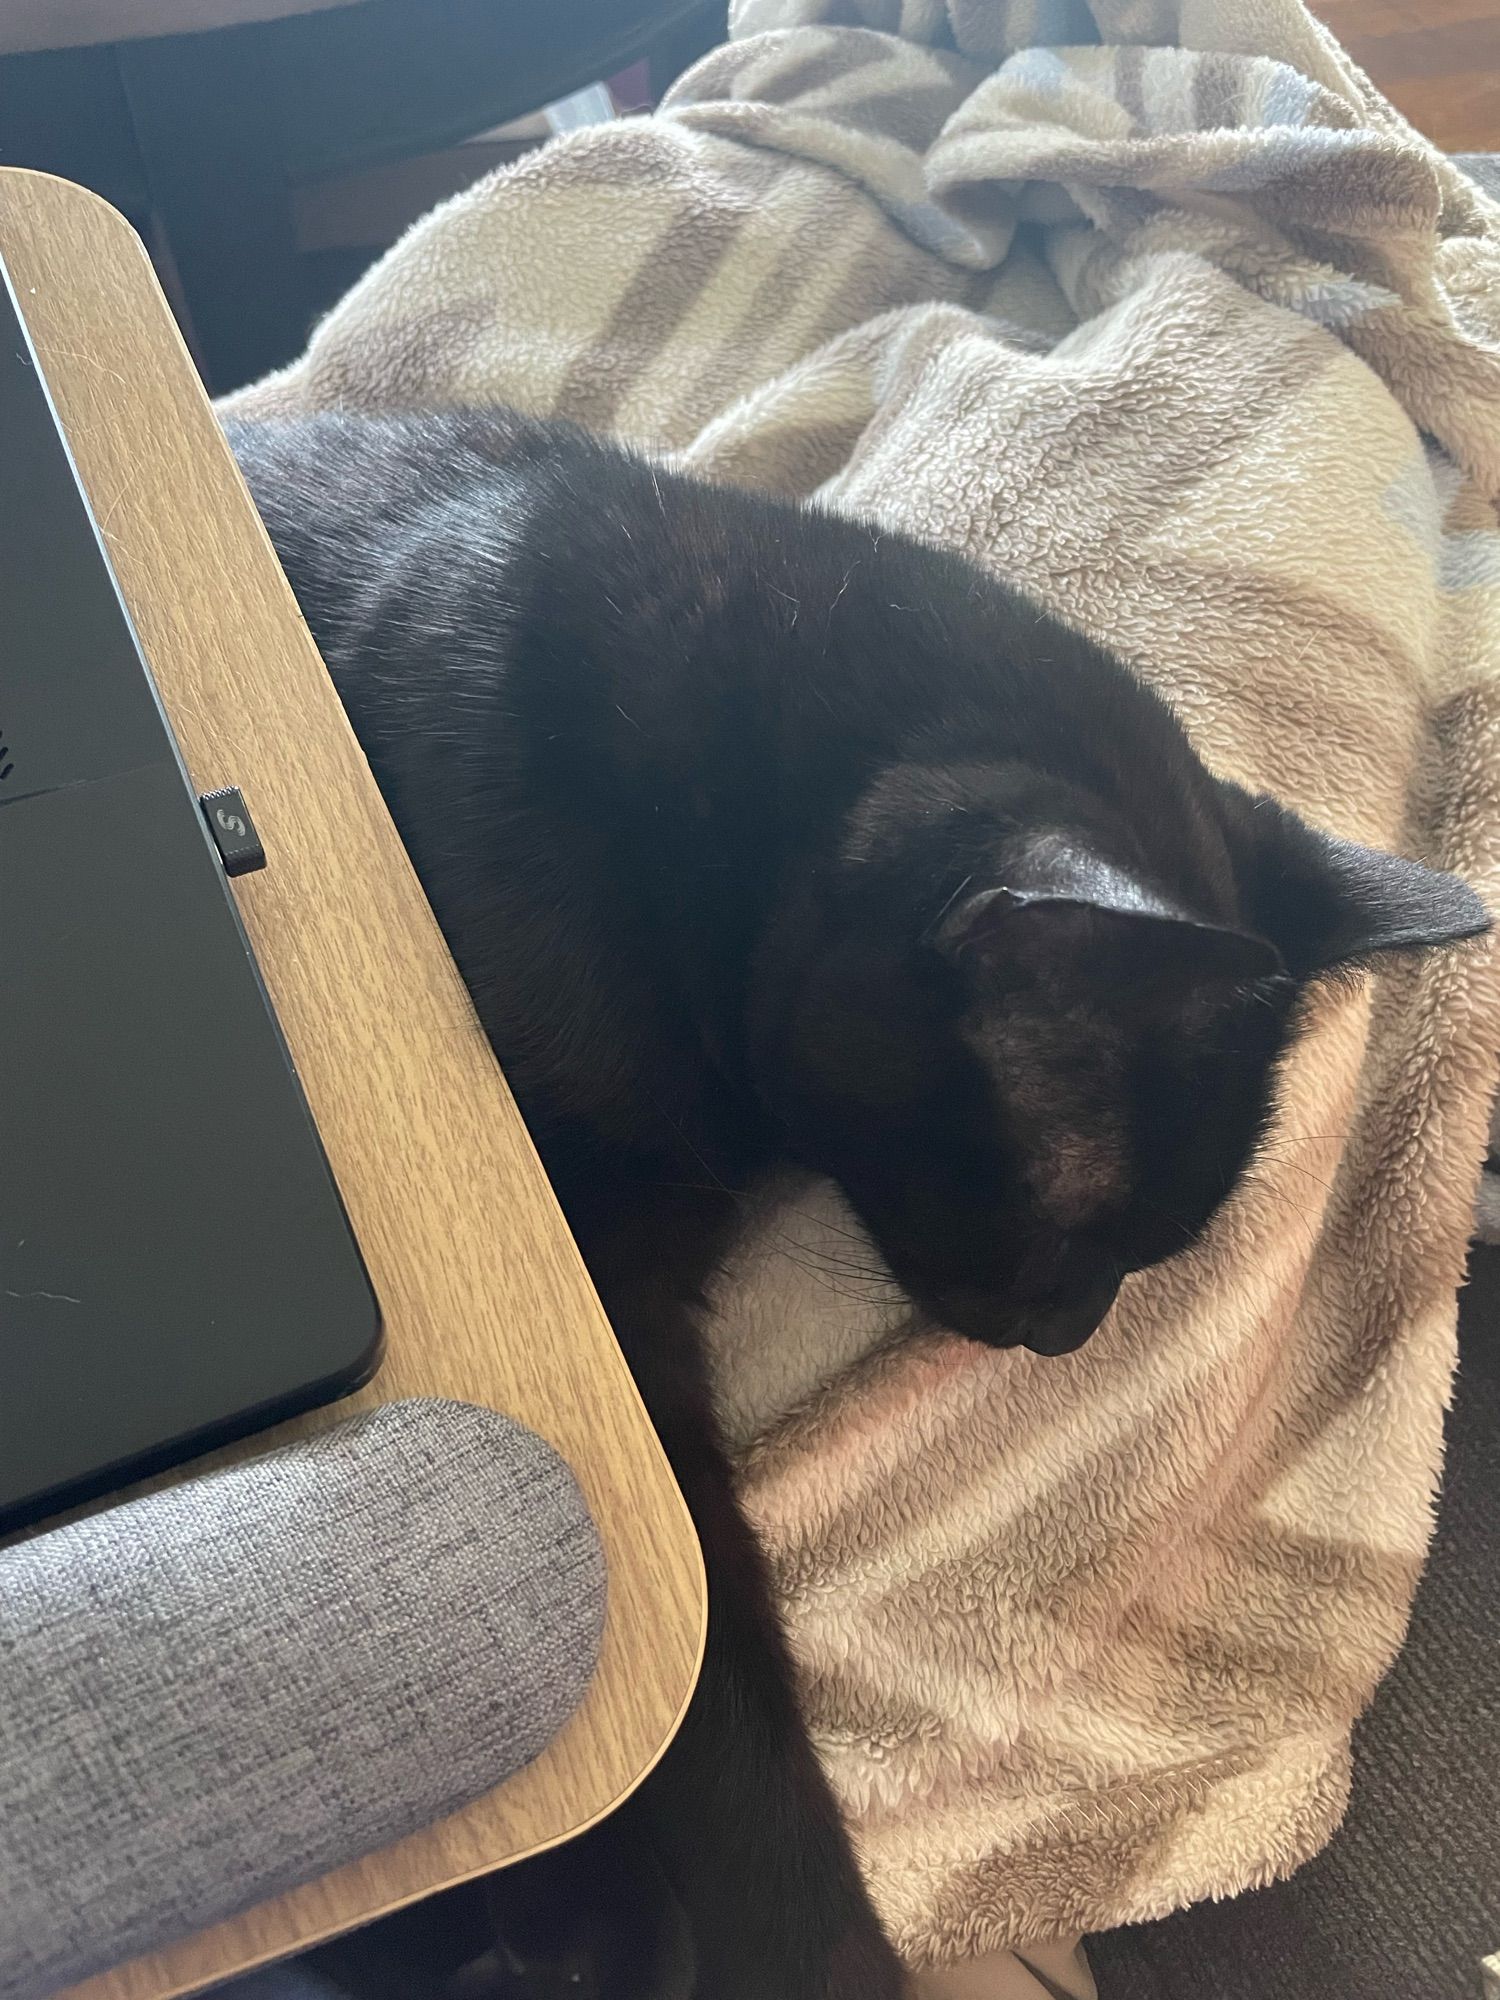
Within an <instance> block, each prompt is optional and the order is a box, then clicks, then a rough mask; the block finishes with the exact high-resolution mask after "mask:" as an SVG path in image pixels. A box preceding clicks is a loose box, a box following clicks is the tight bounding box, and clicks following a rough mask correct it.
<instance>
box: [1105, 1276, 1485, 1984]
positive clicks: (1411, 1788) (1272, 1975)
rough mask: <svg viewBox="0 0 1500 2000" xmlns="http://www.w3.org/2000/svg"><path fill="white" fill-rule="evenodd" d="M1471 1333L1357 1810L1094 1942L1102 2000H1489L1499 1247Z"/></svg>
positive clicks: (1474, 1306) (1360, 1750)
mask: <svg viewBox="0 0 1500 2000" xmlns="http://www.w3.org/2000/svg"><path fill="white" fill-rule="evenodd" d="M1459 1325H1460V1347H1461V1355H1462V1358H1461V1362H1460V1367H1459V1377H1458V1388H1457V1392H1456V1396H1455V1402H1454V1407H1453V1410H1452V1413H1451V1415H1450V1418H1449V1424H1448V1460H1447V1473H1446V1479H1445V1485H1444V1492H1443V1502H1442V1507H1441V1510H1440V1512H1439V1517H1438V1531H1437V1538H1436V1541H1435V1543H1434V1545H1433V1552H1432V1560H1431V1563H1430V1564H1429V1566H1428V1570H1427V1574H1426V1576H1425V1578H1424V1579H1423V1582H1422V1586H1421V1589H1420V1591H1419V1593H1418V1596H1417V1604H1416V1611H1415V1615H1414V1618H1413V1621H1412V1629H1411V1636H1410V1638H1409V1639H1408V1641H1407V1645H1406V1649H1405V1651H1404V1652H1403V1653H1402V1655H1401V1658H1400V1659H1399V1660H1398V1661H1397V1663H1396V1665H1395V1667H1394V1668H1393V1670H1392V1672H1391V1674H1390V1676H1389V1678H1388V1679H1387V1681H1386V1682H1385V1684H1384V1686H1383V1687H1382V1688H1381V1690H1380V1693H1379V1694H1378V1696H1377V1697H1376V1700H1375V1705H1374V1707H1373V1708H1372V1709H1371V1711H1370V1713H1369V1715H1368V1716H1367V1717H1366V1719H1365V1721H1364V1724H1363V1725H1362V1727H1361V1729H1360V1731H1359V1733H1358V1736H1357V1738H1356V1744H1355V1750H1356V1760H1355V1779H1354V1797H1353V1801H1352V1803H1351V1805H1350V1809H1349V1817H1348V1819H1347V1820H1346V1822H1345V1824H1344V1826H1343V1828H1342V1830H1341V1831H1340V1832H1339V1834H1338V1835H1337V1836H1336V1837H1335V1839H1334V1841H1333V1843H1332V1845H1331V1846H1330V1847H1329V1848H1328V1849H1327V1850H1326V1851H1325V1852H1324V1853H1323V1854H1321V1855H1320V1856H1319V1857H1318V1858H1317V1859H1316V1860H1315V1861H1312V1862H1309V1864H1308V1865H1307V1867H1306V1868H1304V1869H1302V1870H1300V1871H1299V1873H1298V1874H1296V1875H1294V1876H1293V1877H1292V1879H1291V1880H1290V1881H1289V1882H1284V1883H1279V1884H1277V1885H1276V1887H1274V1888H1271V1889H1264V1890H1260V1891H1258V1892H1256V1893H1254V1894H1251V1895H1247V1896H1241V1897H1238V1898H1236V1900H1235V1901H1233V1902H1230V1903H1218V1904H1211V1903H1205V1904H1199V1905H1197V1906H1196V1907H1195V1908H1193V1909H1190V1910H1183V1911H1180V1912H1179V1913H1178V1914H1177V1915H1176V1916H1173V1917H1169V1918H1167V1919H1166V1920H1165V1921H1164V1922H1162V1923H1157V1924H1143V1925H1140V1926H1138V1927H1136V1928H1134V1929H1130V1930H1123V1931H1114V1932H1111V1933H1110V1934H1109V1935H1108V1936H1105V1937H1100V1938H1093V1939H1090V1941H1089V1956H1090V1959H1091V1961H1092V1962H1093V1965H1094V1967H1095V1971H1096V1973H1097V1976H1098V1981H1099V1991H1100V1995H1101V2000H1479V1996H1480V1993H1481V1991H1482V1984H1481V1979H1480V1973H1479V1961H1480V1959H1481V1958H1483V1957H1484V1956H1485V1955H1486V1954H1487V1953H1489V1952H1493V1951H1497V1950H1500V1249H1490V1250H1477V1251H1476V1252H1475V1253H1474V1261H1473V1268H1472V1273H1471V1283H1470V1285H1469V1287H1468V1289H1467V1290H1466V1291H1465V1293H1464V1295H1463V1301H1462V1308H1461V1313H1460V1322H1459Z"/></svg>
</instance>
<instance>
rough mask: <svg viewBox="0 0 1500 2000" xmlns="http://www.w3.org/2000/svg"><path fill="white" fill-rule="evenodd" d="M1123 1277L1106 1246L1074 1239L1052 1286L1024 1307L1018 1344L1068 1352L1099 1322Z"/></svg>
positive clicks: (1040, 1350) (1041, 1350)
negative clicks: (1051, 1291) (1054, 1288)
mask: <svg viewBox="0 0 1500 2000" xmlns="http://www.w3.org/2000/svg"><path fill="white" fill-rule="evenodd" d="M1124 1279H1125V1267H1124V1266H1123V1265H1122V1264H1121V1263H1120V1262H1119V1261H1118V1260H1117V1259H1116V1258H1114V1257H1112V1256H1111V1255H1110V1253H1109V1252H1108V1251H1107V1250H1101V1249H1098V1248H1096V1247H1095V1246H1093V1245H1092V1244H1089V1245H1085V1244H1081V1243H1078V1242H1076V1241H1075V1242H1073V1243H1072V1244H1070V1246H1069V1254H1068V1257H1067V1260H1066V1263H1065V1266H1064V1270H1063V1273H1062V1274H1061V1278H1060V1282H1059V1284H1058V1286H1057V1288H1056V1290H1055V1291H1054V1292H1053V1293H1052V1294H1051V1295H1050V1296H1046V1295H1044V1296H1043V1297H1042V1298H1040V1299H1038V1300H1036V1301H1035V1303H1033V1304H1031V1305H1028V1306H1025V1307H1023V1308H1022V1310H1021V1313H1020V1315H1019V1322H1018V1326H1017V1345H1018V1346H1021V1347H1029V1348H1030V1349H1031V1351H1032V1353H1033V1354H1071V1353H1072V1352H1073V1350H1074V1349H1075V1348H1078V1347H1082V1345H1083V1343H1084V1342H1085V1341H1086V1340H1087V1339H1088V1337H1089V1335H1090V1334H1092V1333H1097V1332H1098V1330H1099V1328H1100V1326H1102V1325H1103V1323H1104V1320H1105V1319H1106V1317H1107V1316H1108V1314H1109V1309H1110V1307H1111V1306H1112V1305H1113V1304H1114V1302H1115V1300H1116V1299H1117V1298H1118V1297H1119V1293H1120V1286H1121V1284H1122V1283H1123V1282H1124Z"/></svg>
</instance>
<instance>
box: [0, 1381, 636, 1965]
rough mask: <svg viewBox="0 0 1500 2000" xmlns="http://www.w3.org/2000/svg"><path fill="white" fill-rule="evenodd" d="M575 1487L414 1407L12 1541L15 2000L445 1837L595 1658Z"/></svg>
mask: <svg viewBox="0 0 1500 2000" xmlns="http://www.w3.org/2000/svg"><path fill="white" fill-rule="evenodd" d="M604 1599H605V1580H604V1564H603V1556H602V1552H601V1550H600V1546H599V1540H598V1536H597V1534H596V1533H595V1530H594V1526H593V1523H592V1521H591V1520H590V1519H589V1516H588V1513H587V1510H586V1509H585V1506H584V1503H583V1499H582V1497H581V1495H580V1494H579V1491H578V1488H577V1485H576V1484H575V1482H574V1480H573V1477H572V1474H571V1473H570V1472H569V1471H568V1469H567V1467H566V1466H565V1465H564V1464H563V1462H562V1461H561V1459H559V1458H558V1456H557V1454H556V1453H555V1452H554V1451H553V1450H552V1449H551V1448H550V1446H548V1445H546V1444H544V1443H543V1442H542V1440H541V1439H540V1438H537V1437H535V1436H533V1435H532V1433H531V1432H529V1431H526V1430H523V1429H522V1428H521V1427H520V1426H519V1425H517V1424H515V1423H512V1422H511V1421H510V1420H509V1419H508V1418H505V1417H502V1416H499V1415H497V1414H496V1413H495V1412H494V1411H492V1410H481V1409H476V1408H473V1407H471V1406H469V1405H467V1404H462V1403H446V1402H405V1403H392V1404H388V1405H386V1406H385V1407H384V1408H383V1409H380V1410H376V1411H374V1412H372V1413H371V1414H369V1415H367V1416H361V1417H357V1418H354V1419H352V1420H350V1421H349V1422H346V1423H343V1424H339V1425H337V1426H335V1427H334V1428H332V1429H331V1430H328V1431H325V1432H323V1433H322V1434H321V1435H320V1436H317V1437H314V1438H311V1439H309V1440H307V1441H305V1442H303V1443H300V1444H296V1445H291V1446H287V1447H285V1448H283V1449H281V1450H278V1451H275V1452H271V1453H268V1454H267V1455H266V1456H265V1457H264V1458H261V1459H256V1460H251V1461H248V1462H246V1463H243V1464H240V1465H236V1466H232V1467H229V1468H226V1469H224V1470H221V1471H218V1472H213V1473H210V1474H207V1475H205V1476H204V1477H201V1478H197V1479H191V1478H190V1479H188V1480H186V1481H185V1482H183V1483H182V1484H180V1485H178V1486H174V1487H172V1488H170V1489H168V1490H167V1491H165V1492H163V1493H158V1494H154V1495H151V1496H149V1497H147V1498H145V1499H141V1500H136V1501H132V1502H129V1503H127V1504H126V1505H123V1506H120V1507H116V1508H114V1509H113V1510H111V1511H110V1512H107V1513H103V1514H98V1515H95V1516H93V1517H92V1518H90V1519H88V1520H85V1521H80V1522H75V1523H73V1524H72V1525H70V1526H67V1527H63V1528H58V1529H55V1530H53V1531H51V1532H49V1533H45V1534H43V1535H40V1536H38V1537H36V1538H35V1539H33V1540H31V1541H28V1542H23V1543H21V1544H19V1545H18V1546H15V1547H12V1548H9V1549H5V1550H0V1996H4V2000H33V1996H39V1995H43V1994H47V1993H51V1992H53V1991H55V1990H56V1989H57V1988H58V1987H60V1986H65V1985H69V1984H71V1983H72V1982H73V1981H74V1980H77V1979H81V1978H83V1977H85V1976H86V1975H87V1974H89V1973H92V1972H95V1971H98V1970H100V1969H101V1968H103V1967H105V1966H108V1965H112V1964H117V1963H119V1962H120V1961H121V1960H123V1959H127V1958H130V1957H132V1956H134V1955H135V1954H136V1953H137V1952H141V1951H145V1950H149V1949H151V1948H152V1947H154V1946H157V1945H160V1944H164V1943H167V1942H169V1941H170V1940H172V1939H174V1938H177V1937H181V1936H183V1935H185V1934H186V1933H188V1932H191V1931H194V1930H198V1929H201V1928H202V1927H204V1926H205V1925H207V1924H211V1923H214V1922H217V1921H218V1920H219V1919H221V1918H223V1917H226V1916H229V1915H231V1914H232V1913H233V1912H235V1911H236V1910H241V1909H244V1908H246V1907H248V1906H249V1905H250V1904H252V1903H256V1902H259V1901H261V1900H262V1899H263V1898H264V1897H267V1896H273V1895H276V1894H278V1893H279V1892H280V1891H282V1890H284V1889H288V1888H291V1887H292V1886H294V1885H295V1884H297V1883H299V1882H305V1881H307V1880H309V1879H310V1878H311V1877H313V1876H316V1875H320V1874H322V1873H323V1872H324V1871H325V1870H327V1869H329V1868H331V1867H334V1866H336V1865H337V1864H338V1863H340V1862H344V1861H348V1860H351V1859H352V1858H354V1857H355V1856H357V1855H360V1854H365V1853H368V1852H370V1851H371V1850H372V1849H375V1848H377V1847H382V1846H384V1845H385V1844H386V1843H387V1842H389V1841H392V1840H396V1839H398V1838H399V1837H400V1836H401V1835H403V1834H406V1833H410V1832H412V1831H413V1830H414V1829H415V1828H417V1827H421V1826H426V1825H429V1824H430V1823H431V1822H432V1821H434V1820H436V1819H439V1818H441V1817H442V1816H443V1814H445V1813H449V1812H452V1811H454V1810H455V1809H456V1808H457V1807H459V1806H461V1805H463V1804H464V1803H466V1802H467V1801H468V1800H470V1799H473V1798H476V1797H477V1796H478V1795H479V1794H480V1793H482V1792H484V1791H487V1790H488V1789H489V1788H490V1787H491V1786H492V1785H495V1784H497V1783H498V1782H499V1781H500V1780H501V1779H503V1778H505V1777H507V1776H509V1775H510V1774H511V1773H512V1772H513V1771H515V1770H517V1769H519V1768H520V1766H521V1765H523V1764H525V1763H526V1762H528V1760H529V1759H531V1758H532V1757H534V1756H535V1755H536V1754H537V1752H538V1751H539V1750H541V1749H542V1747H543V1746H544V1745H545V1744H546V1743H547V1742H548V1741H549V1739H550V1738H551V1737H552V1736H553V1735H554V1734H555V1733H556V1731H557V1730H558V1729H559V1728H560V1727H561V1725H562V1724H563V1723H564V1722H565V1721H566V1720H567V1718H568V1717H569V1715H571V1713H572V1712H573V1710H574V1708H575V1707H576V1706H577V1704H578V1701H579V1699H580V1697H581V1696H582V1694H583V1691H584V1689H585V1687H586V1686H587V1684H588V1681H589V1677H590V1675H591V1674H592V1672H593V1669H594V1665H595V1661H596V1659H597V1657H598V1649H599V1640H600V1634H601V1631H602V1627H603V1619H604Z"/></svg>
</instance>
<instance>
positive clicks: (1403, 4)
mask: <svg viewBox="0 0 1500 2000" xmlns="http://www.w3.org/2000/svg"><path fill="white" fill-rule="evenodd" d="M1311 5H1312V11H1313V12H1314V13H1315V14H1316V15H1317V16H1318V17H1319V19H1320V20H1323V21H1326V22H1327V24H1328V26H1329V27H1330V28H1332V30H1333V32H1334V33H1335V34H1336V35H1337V36H1338V38H1339V40H1340V41H1341V42H1342V43H1343V45H1344V47H1345V48H1346V49H1347V50H1348V51H1349V53H1350V55H1352V56H1353V58H1354V60H1355V61H1356V62H1357V63H1358V64H1359V66H1360V68H1361V69H1363V70H1364V71H1365V72H1366V73H1367V74H1368V75H1369V76H1370V77H1371V78H1373V80H1374V81H1375V83H1376V84H1377V85H1378V86H1379V87H1380V89H1381V90H1383V91H1384V92H1385V94H1386V96H1387V97H1388V98H1389V99H1390V100H1391V102H1392V103H1393V104H1394V105H1395V107H1396V109H1397V110H1398V111H1399V112H1401V114H1402V115H1403V117H1406V118H1409V119H1410V120H1411V122H1412V124H1413V125H1415V126H1416V127H1417V128H1418V130H1419V131H1422V132H1425V133H1426V134H1427V137H1428V138H1429V139H1431V140H1433V141H1434V143H1435V144H1437V145H1439V146H1441V147H1442V148H1443V150H1444V151H1445V152H1449V153H1491V152H1500V0H1311Z"/></svg>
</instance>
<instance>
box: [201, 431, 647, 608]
mask: <svg viewBox="0 0 1500 2000" xmlns="http://www.w3.org/2000/svg"><path fill="white" fill-rule="evenodd" d="M225 434H226V436H227V438H228V440H229V444H230V447H231V449H232V450H233V452H234V454H235V457H236V459H237V460H238V461H239V465H240V470H241V471H242V473H243V474H244V476H245V480H246V483H247V484H248V486H249V488H250V492H251V495H252V497H253V498H254V501H255V504H256V507H257V508H258V510H259V512H260V516H261V519H262V520H263V521H264V523H265V525H266V529H267V532H268V533H269V535H270V537H271V540H272V542H273V543H274V545H275V547H276V551H277V554H278V555H279V556H280V558H281V561H282V565H283V567H284V568H285V570H286V572H287V575H288V577H289V579H290V581H291V584H292V587H293V589H294V590H295V591H296V593H297V596H298V598H299V600H300V601H301V603H302V607H303V610H304V612H305V613H306V614H307V617H308V619H309V622H310V623H311V624H312V625H313V628H314V630H315V632H316V633H317V634H318V636H319V638H320V640H321V641H323V642H324V643H325V644H327V643H328V642H329V641H330V640H331V639H333V638H334V637H335V636H336V635H337V633H338V631H339V630H340V628H341V627H342V626H343V625H344V624H345V623H346V622H347V621H348V619H349V618H350V617H351V616H352V617H358V616H360V615H362V614H367V613H368V612H369V610H370V608H371V600H372V598H382V599H386V600H390V599H392V598H402V597H406V598H410V599H411V600H412V602H413V608H415V606H416V604H418V603H420V602H421V601H424V600H426V599H428V598H429V597H430V596H431V594H432V592H433V591H434V589H435V588H437V587H438V586H439V585H440V586H441V588H442V591H443V593H444V595H445V596H446V598H447V599H448V600H449V601H450V602H451V601H452V600H453V598H454V596H455V593H456V585H457V583H458V582H459V580H460V578H461V576H462V574H463V572H464V571H465V570H467V569H468V568H470V567H473V566H475V565H481V566H482V573H483V576H484V578H485V580H486V582H487V584H488V586H489V587H490V588H493V585H494V582H495V579H496V577H497V574H498V573H499V571H500V569H501V568H502V566H503V565H504V563H505V562H506V560H507V558H508V556H509V555H510V554H511V553H512V552H513V550H514V549H515V548H516V547H517V546H518V545H519V544H520V543H521V542H522V541H523V539H524V537H525V533H526V528H527V523H528V520H529V519H530V517H531V516H532V515H533V514H534V513H535V511H536V508H537V507H538V505H539V504H541V502H542V500H543V498H544V496H546V495H548V494H550V493H552V492H553V491H555V489H556V488H557V486H558V485H559V484H562V485H563V486H565V487H567V486H574V485H579V484H587V485H588V486H589V487H590V488H591V489H593V490H598V488H599V487H600V485H601V472H602V468H601V466H600V464H599V463H598V461H599V460H600V459H601V458H605V457H606V456H607V455H606V454H603V453H601V451H600V450H599V448H598V446H597V445H596V444H595V443H594V441H593V440H592V439H590V438H588V437H587V436H586V435H585V434H584V433H583V432H580V431H576V430H573V429H572V428H571V427H569V426H566V425H558V424H541V423H538V422H536V421H534V420H533V419H531V418H528V417H524V416H522V415H520V414H519V413H518V412H516V411H513V410H507V409H499V408H497V409H490V410H465V409H459V410H434V411H403V412H393V413H390V414H381V413H359V414H345V413H342V412H339V411H323V412H318V413H315V414H312V415H309V416H305V417H292V418H273V419H269V420H266V421H259V422H244V421H239V420H234V421H231V422H229V423H227V424H226V425H225Z"/></svg>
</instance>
